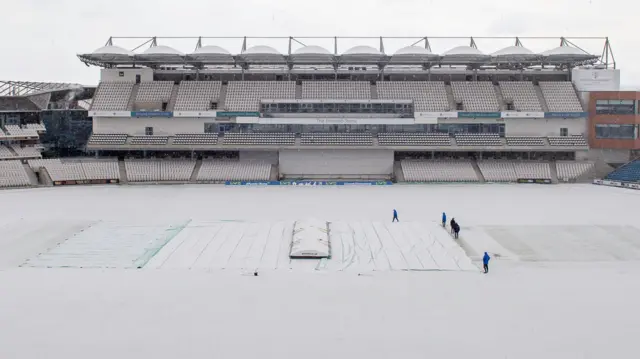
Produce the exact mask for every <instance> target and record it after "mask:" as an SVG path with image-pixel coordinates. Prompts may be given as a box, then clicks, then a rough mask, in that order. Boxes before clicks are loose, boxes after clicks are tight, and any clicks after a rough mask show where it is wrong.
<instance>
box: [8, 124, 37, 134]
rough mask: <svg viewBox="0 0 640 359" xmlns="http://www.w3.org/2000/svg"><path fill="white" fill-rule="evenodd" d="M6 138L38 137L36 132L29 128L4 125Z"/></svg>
mask: <svg viewBox="0 0 640 359" xmlns="http://www.w3.org/2000/svg"><path fill="white" fill-rule="evenodd" d="M4 127H5V129H6V130H7V137H38V132H37V131H36V130H33V129H29V128H21V127H20V126H18V125H6V126H4Z"/></svg>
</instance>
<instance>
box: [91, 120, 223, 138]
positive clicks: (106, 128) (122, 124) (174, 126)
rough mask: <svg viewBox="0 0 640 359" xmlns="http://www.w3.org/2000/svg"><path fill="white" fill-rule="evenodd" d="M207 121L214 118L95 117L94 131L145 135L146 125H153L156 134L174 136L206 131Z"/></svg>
mask: <svg viewBox="0 0 640 359" xmlns="http://www.w3.org/2000/svg"><path fill="white" fill-rule="evenodd" d="M207 122H212V120H211V119H208V120H206V119H202V118H189V117H180V118H177V117H173V118H136V117H122V118H119V117H94V118H93V133H125V134H127V135H144V134H145V127H153V133H154V135H165V136H172V135H175V134H177V133H204V124H205V123H207Z"/></svg>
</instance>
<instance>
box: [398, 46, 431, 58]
mask: <svg viewBox="0 0 640 359" xmlns="http://www.w3.org/2000/svg"><path fill="white" fill-rule="evenodd" d="M398 55H433V53H432V52H431V51H429V50H428V49H425V48H424V47H420V46H407V47H403V48H401V49H400V50H398V51H396V53H395V54H393V56H398Z"/></svg>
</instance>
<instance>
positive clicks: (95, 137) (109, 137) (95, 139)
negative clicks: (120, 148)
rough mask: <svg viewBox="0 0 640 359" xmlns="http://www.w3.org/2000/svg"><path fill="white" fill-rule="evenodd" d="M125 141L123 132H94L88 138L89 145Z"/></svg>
mask: <svg viewBox="0 0 640 359" xmlns="http://www.w3.org/2000/svg"><path fill="white" fill-rule="evenodd" d="M126 142H127V135H125V134H112V133H109V134H97V133H94V134H92V135H91V137H90V138H89V144H90V145H124V144H125V143H126Z"/></svg>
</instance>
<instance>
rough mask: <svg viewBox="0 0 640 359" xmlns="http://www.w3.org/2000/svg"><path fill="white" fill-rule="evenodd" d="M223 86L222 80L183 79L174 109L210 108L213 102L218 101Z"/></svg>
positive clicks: (204, 109)
mask: <svg viewBox="0 0 640 359" xmlns="http://www.w3.org/2000/svg"><path fill="white" fill-rule="evenodd" d="M221 86H222V83H221V82H220V81H182V82H181V83H180V87H179V88H178V97H177V98H176V104H175V106H174V111H206V110H210V109H211V103H212V102H215V103H217V102H218V99H219V97H220V87H221Z"/></svg>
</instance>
